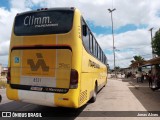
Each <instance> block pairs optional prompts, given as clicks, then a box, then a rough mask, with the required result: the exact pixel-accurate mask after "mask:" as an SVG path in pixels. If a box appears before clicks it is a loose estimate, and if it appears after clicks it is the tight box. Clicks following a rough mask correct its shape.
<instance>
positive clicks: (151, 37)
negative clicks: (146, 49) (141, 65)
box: [149, 27, 155, 58]
mask: <svg viewBox="0 0 160 120" xmlns="http://www.w3.org/2000/svg"><path fill="white" fill-rule="evenodd" d="M152 30H153V27H152V28H150V29H149V31H150V32H151V43H152V41H153V38H152ZM151 46H152V45H151ZM154 57H155V55H154V54H153V48H152V58H154Z"/></svg>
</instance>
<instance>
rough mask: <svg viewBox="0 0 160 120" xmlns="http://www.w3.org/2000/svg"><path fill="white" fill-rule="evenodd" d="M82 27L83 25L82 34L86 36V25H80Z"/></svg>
mask: <svg viewBox="0 0 160 120" xmlns="http://www.w3.org/2000/svg"><path fill="white" fill-rule="evenodd" d="M82 27H83V36H87V26H86V25H82Z"/></svg>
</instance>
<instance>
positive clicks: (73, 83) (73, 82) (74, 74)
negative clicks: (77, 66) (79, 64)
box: [70, 69, 78, 89]
mask: <svg viewBox="0 0 160 120" xmlns="http://www.w3.org/2000/svg"><path fill="white" fill-rule="evenodd" d="M77 87H78V71H77V70H74V69H72V70H71V74H70V88H71V89H75V88H77Z"/></svg>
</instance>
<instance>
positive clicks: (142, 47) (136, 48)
mask: <svg viewBox="0 0 160 120" xmlns="http://www.w3.org/2000/svg"><path fill="white" fill-rule="evenodd" d="M96 38H97V40H98V43H99V44H100V46H101V47H102V48H103V50H105V49H109V50H111V51H112V50H113V38H112V36H111V35H102V34H101V35H96ZM114 41H115V47H116V51H115V54H116V65H117V66H120V67H128V66H129V65H130V61H131V60H132V59H133V56H135V55H141V56H142V57H144V58H145V59H146V60H147V59H149V58H151V39H150V33H149V31H148V29H137V30H135V31H128V32H125V33H120V34H115V40H114ZM106 56H107V57H108V61H109V64H110V66H111V68H113V54H112V55H110V54H107V53H106Z"/></svg>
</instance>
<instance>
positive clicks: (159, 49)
mask: <svg viewBox="0 0 160 120" xmlns="http://www.w3.org/2000/svg"><path fill="white" fill-rule="evenodd" d="M152 48H153V53H154V54H156V55H158V56H160V31H159V30H158V31H157V32H156V33H155V36H154V38H153V40H152Z"/></svg>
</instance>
